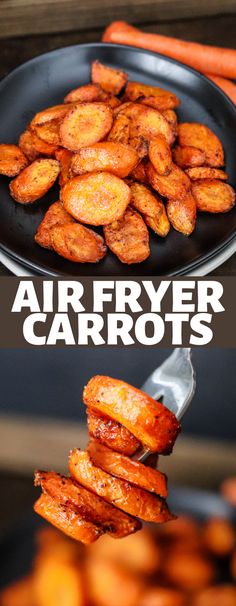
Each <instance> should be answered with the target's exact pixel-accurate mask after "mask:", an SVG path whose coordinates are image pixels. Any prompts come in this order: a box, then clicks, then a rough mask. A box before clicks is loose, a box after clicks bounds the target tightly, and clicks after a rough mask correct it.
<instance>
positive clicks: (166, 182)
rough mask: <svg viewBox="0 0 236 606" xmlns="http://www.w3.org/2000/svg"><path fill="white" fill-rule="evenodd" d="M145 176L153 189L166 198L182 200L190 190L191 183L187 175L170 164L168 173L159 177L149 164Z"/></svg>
mask: <svg viewBox="0 0 236 606" xmlns="http://www.w3.org/2000/svg"><path fill="white" fill-rule="evenodd" d="M147 176H148V179H149V183H150V184H151V186H152V187H153V189H155V190H156V191H158V193H159V194H161V196H165V197H166V198H173V199H176V198H179V200H182V199H183V198H185V197H186V195H187V192H188V191H189V189H190V185H191V182H190V179H189V178H188V175H186V174H185V173H184V171H183V170H181V168H179V167H178V166H176V164H172V168H171V171H170V173H169V174H168V175H166V176H165V175H159V174H158V173H157V172H156V170H155V168H154V166H153V165H152V164H151V162H149V164H148V165H147Z"/></svg>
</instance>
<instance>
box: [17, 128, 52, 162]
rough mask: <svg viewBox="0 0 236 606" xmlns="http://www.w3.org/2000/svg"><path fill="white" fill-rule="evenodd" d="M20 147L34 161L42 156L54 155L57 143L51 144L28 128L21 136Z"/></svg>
mask: <svg viewBox="0 0 236 606" xmlns="http://www.w3.org/2000/svg"><path fill="white" fill-rule="evenodd" d="M18 144H19V147H20V149H21V151H22V152H23V153H24V154H25V156H26V157H27V158H28V159H29V160H30V162H33V161H34V160H36V158H39V157H40V156H54V155H55V152H56V150H57V146H56V145H51V144H49V143H46V141H43V140H42V139H40V138H39V137H38V136H37V135H36V132H34V131H33V130H30V128H27V129H26V130H25V131H24V132H23V133H22V135H20V138H19V143H18Z"/></svg>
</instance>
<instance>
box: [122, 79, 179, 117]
mask: <svg viewBox="0 0 236 606" xmlns="http://www.w3.org/2000/svg"><path fill="white" fill-rule="evenodd" d="M125 97H126V99H129V100H130V101H139V103H144V104H146V105H150V106H151V107H154V108H155V109H158V110H160V111H164V110H167V109H173V108H174V107H177V106H178V105H179V104H180V100H179V99H178V97H176V95H175V94H174V93H171V92H170V91H167V90H164V89H163V88H158V87H157V86H148V85H147V84H143V83H142V82H128V84H127V86H126V89H125Z"/></svg>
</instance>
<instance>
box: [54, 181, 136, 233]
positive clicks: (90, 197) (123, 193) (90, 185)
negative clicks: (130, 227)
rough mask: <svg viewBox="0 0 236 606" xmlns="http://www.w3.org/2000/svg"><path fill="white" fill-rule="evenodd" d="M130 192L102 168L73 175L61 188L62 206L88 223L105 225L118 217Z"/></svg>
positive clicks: (128, 200)
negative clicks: (100, 170) (93, 171)
mask: <svg viewBox="0 0 236 606" xmlns="http://www.w3.org/2000/svg"><path fill="white" fill-rule="evenodd" d="M130 196H131V194H130V188H129V187H128V185H126V183H124V181H122V179H120V178H119V177H116V175H112V174H111V173H108V172H106V171H104V172H100V173H91V174H87V175H82V176H80V177H74V179H70V181H68V183H66V185H65V186H64V187H63V189H62V192H61V198H62V201H63V203H64V206H65V209H66V210H67V211H68V212H69V213H70V214H71V215H72V216H73V217H74V218H75V219H77V220H78V221H81V222H82V223H87V224H89V225H107V224H108V223H111V222H112V221H116V220H117V219H120V217H122V215H123V214H124V212H125V209H126V208H127V206H128V204H129V202H130Z"/></svg>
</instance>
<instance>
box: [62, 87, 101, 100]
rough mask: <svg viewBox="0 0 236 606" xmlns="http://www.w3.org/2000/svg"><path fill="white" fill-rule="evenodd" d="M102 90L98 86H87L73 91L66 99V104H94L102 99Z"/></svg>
mask: <svg viewBox="0 0 236 606" xmlns="http://www.w3.org/2000/svg"><path fill="white" fill-rule="evenodd" d="M100 93H101V89H100V87H99V86H98V85H97V84H85V85H84V86H79V87H78V88H74V89H73V90H71V91H70V92H69V93H68V94H67V95H66V97H65V99H64V103H92V102H93V101H98V100H99V99H100V98H101V95H100Z"/></svg>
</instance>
